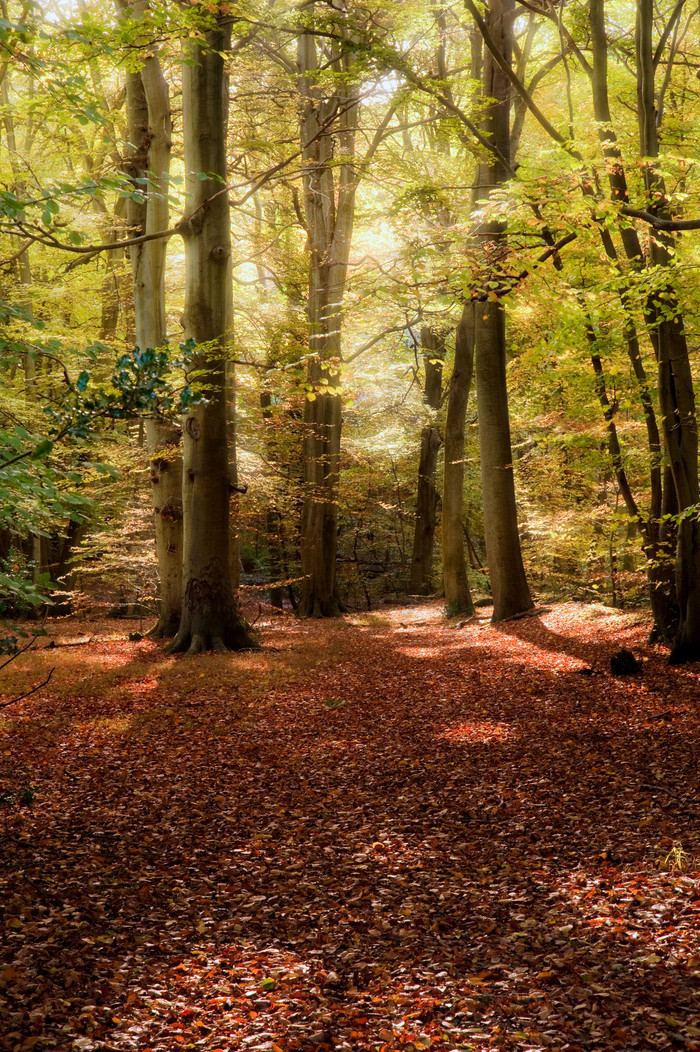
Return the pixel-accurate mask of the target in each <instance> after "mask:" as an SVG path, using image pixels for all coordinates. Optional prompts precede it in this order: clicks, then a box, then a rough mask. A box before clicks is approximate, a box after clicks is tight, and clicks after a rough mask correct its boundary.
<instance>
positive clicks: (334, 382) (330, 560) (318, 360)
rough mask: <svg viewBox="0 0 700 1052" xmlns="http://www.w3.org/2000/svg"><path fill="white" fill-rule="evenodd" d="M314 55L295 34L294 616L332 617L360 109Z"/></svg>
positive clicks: (307, 40)
mask: <svg viewBox="0 0 700 1052" xmlns="http://www.w3.org/2000/svg"><path fill="white" fill-rule="evenodd" d="M317 48H318V44H317V38H316V37H315V36H314V35H313V34H311V33H302V34H301V35H300V37H299V41H298V47H297V68H298V78H297V85H298V91H299V99H300V110H301V115H300V131H301V143H302V159H303V186H304V213H305V223H306V232H307V237H308V242H307V245H308V253H309V295H308V304H307V314H308V323H309V333H310V349H309V365H308V375H307V385H308V395H307V399H306V402H305V405H304V416H303V433H304V443H303V458H304V501H303V507H302V516H301V572H302V577H303V580H302V585H301V595H300V599H299V613H300V614H301V615H302V616H305V617H333V616H334V615H336V614H338V613H339V612H340V609H341V602H340V597H339V594H338V586H337V579H336V552H337V533H338V481H339V463H340V433H341V426H342V400H341V394H340V390H339V381H340V363H341V342H340V341H341V325H342V314H343V295H344V292H345V281H346V276H347V267H348V258H349V253H350V242H351V238H352V227H353V219H354V211H355V191H356V188H357V179H358V176H357V173H356V171H355V168H354V164H353V159H354V153H355V131H356V125H357V119H358V110H359V102H358V95H357V91H356V88H355V86H354V84H353V83H352V79H351V74H352V68H351V59H350V57H349V55H348V52H347V50H346V49H345V47H344V45H342V44H341V51H340V54H339V55H338V57H337V58H336V59H335V61H334V62H333V63H332V68H333V70H334V72H335V74H336V78H337V79H336V81H335V83H334V87H333V91H332V93H331V95H330V96H329V95H328V93H327V89H325V88H324V87H323V86H322V84H321V83H320V77H319V64H320V61H321V60H320V58H319V55H318V51H317ZM324 61H325V60H324ZM336 184H337V185H336Z"/></svg>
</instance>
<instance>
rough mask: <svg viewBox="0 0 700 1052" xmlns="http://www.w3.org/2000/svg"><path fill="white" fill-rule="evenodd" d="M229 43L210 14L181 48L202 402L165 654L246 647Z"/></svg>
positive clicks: (188, 465)
mask: <svg viewBox="0 0 700 1052" xmlns="http://www.w3.org/2000/svg"><path fill="white" fill-rule="evenodd" d="M229 42H230V22H229V19H228V18H227V16H226V15H225V14H223V13H222V12H217V13H216V14H213V15H212V16H211V18H210V19H207V22H206V23H205V28H203V29H201V31H199V32H197V33H196V35H194V36H193V37H190V38H188V39H187V40H186V42H185V44H184V46H183V75H182V76H183V80H182V101H183V134H184V141H185V170H186V192H187V210H186V213H185V216H184V218H183V221H182V224H181V231H182V236H183V239H184V242H185V268H186V269H185V312H184V320H183V324H184V327H185V335H186V337H187V338H188V339H190V340H193V341H194V344H195V352H194V356H193V359H192V372H193V373H194V374H195V375H196V377H197V379H198V382H199V384H200V385H201V387H202V388H203V391H204V394H205V399H204V401H203V402H202V403H201V404H199V405H197V406H195V407H193V408H192V409H191V410H190V412H189V413H188V414H187V416H186V419H185V422H184V427H183V435H184V451H183V468H184V474H183V522H184V535H183V597H182V616H181V621H180V627H179V630H178V633H177V635H176V637H175V639H174V640H173V642H172V644H171V645H170V648H169V649H170V650H171V651H172V652H176V651H183V650H184V651H187V653H189V654H196V653H199V652H200V651H202V650H209V649H211V650H215V651H226V650H229V649H232V650H240V649H241V648H243V647H248V646H250V645H251V637H250V634H249V631H248V627H247V625H246V623H245V621H244V620H243V618H242V616H241V614H240V612H239V609H238V605H237V601H236V596H235V595H234V592H233V587H232V584H231V575H230V567H229V544H230V531H229V502H230V479H229V463H228V455H227V406H226V330H227V323H228V320H229V317H228V309H227V305H228V296H229V293H228V282H229V273H230V271H229V258H230V255H231V231H230V219H229V203H228V190H227V188H226V150H225V143H226V112H227V94H226V91H225V87H226V79H225V75H224V74H225V70H224V58H223V54H224V53H225V52H226V50H227V48H228V46H229ZM203 129H206V130H207V134H206V135H203V134H202V130H203Z"/></svg>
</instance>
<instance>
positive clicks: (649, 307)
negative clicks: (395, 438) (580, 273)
mask: <svg viewBox="0 0 700 1052" xmlns="http://www.w3.org/2000/svg"><path fill="white" fill-rule="evenodd" d="M589 12H590V24H591V43H592V48H593V77H592V86H593V101H594V110H595V117H596V120H597V121H598V122H599V125H600V137H601V142H602V143H603V152H604V153H605V155H606V157H607V158H608V160H609V161H610V162H611V163H610V164H609V165H608V179H609V183H610V190H611V196H612V198H613V200H615V201H619V202H621V203H626V202H627V200H628V196H629V195H628V188H627V181H626V174H625V168H624V164H623V162H622V158H621V154H620V150H619V147H618V146H617V143H616V139H615V134H614V131H613V129H612V127H611V114H610V105H609V98H608V76H607V37H606V24H605V7H604V0H590V7H589ZM653 23H654V6H653V2H652V0H638V4H637V25H636V41H635V42H636V58H637V70H636V72H637V111H638V116H639V145H640V153H641V156H642V157H643V158H645V161H644V164H643V173H644V183H645V190H646V196H647V199H646V202H645V205H646V208H647V209H648V211H650V212H652V213H653V214H655V215H658V216H660V217H662V218H668V217H669V215H670V208H669V202H668V196H667V193H666V187H665V183H664V179H663V175H662V174H661V172H660V171H659V170H658V168H657V167H656V165H655V164H654V163H653V162H654V160H655V159H656V158H658V155H659V140H658V127H657V112H656V99H655V72H656V61H655V58H654V47H653V42H652V31H653ZM620 236H621V238H622V242H623V245H624V247H625V252H626V254H627V256H628V258H629V259H631V260H633V261H634V262H635V264H636V265H638V266H639V265H641V263H642V261H643V258H644V254H643V252H642V247H641V244H640V242H639V236H638V234H637V231H636V229H635V228H634V227H633V226H632V225H631V224H628V223H625V224H624V225H623V226H622V227H621V230H620ZM650 242H651V263H652V266H653V267H654V269H655V270H656V271H657V274H658V276H659V281H658V283H657V287H656V288H655V289H654V290H653V291H652V292H651V293H650V295H649V297H648V299H647V302H646V305H645V317H646V323H647V326H648V329H649V337H650V339H651V342H652V345H653V347H654V351H655V354H656V360H657V365H658V378H659V402H660V409H661V418H662V422H663V424H662V426H663V435H664V447H665V450H666V454H667V457H668V463H669V466H670V470H671V474H672V476H673V483H674V487H675V491H676V498H677V502H678V511H679V525H678V543H677V550H676V593H677V599H678V607H679V625H678V631H677V633H676V635H675V638H674V640H673V644H672V647H671V654H670V657H669V662H670V663H671V664H681V663H684V662H687V661H698V660H700V524H699V523H698V518H697V510H696V506H697V504H698V499H699V496H700V482H699V479H698V429H697V416H696V407H695V393H694V389H693V378H692V373H691V369H690V357H689V353H688V345H687V339H686V335H685V328H684V324H683V316H682V313H681V309H680V305H679V303H678V297H677V294H676V290H675V289H674V288H673V286H672V285H671V284H670V280H666V278H665V276H664V270H667V269H668V268H669V264H670V262H671V258H672V252H673V238H672V236H671V235H669V234H665V233H659V232H654V235H653V237H651V238H650Z"/></svg>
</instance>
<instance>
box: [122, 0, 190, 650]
mask: <svg viewBox="0 0 700 1052" xmlns="http://www.w3.org/2000/svg"><path fill="white" fill-rule="evenodd" d="M147 7H148V5H147V3H146V2H145V0H135V2H134V3H132V5H131V9H132V11H133V14H134V16H135V17H137V18H143V17H144V16H145V14H146V12H147ZM126 89H127V133H128V139H129V143H130V144H131V147H130V149H129V151H128V153H127V156H126V161H125V169H126V171H127V173H128V175H129V176H130V177H131V178H132V179H133V180H135V181H136V180H138V182H135V185H136V186H137V187H138V188H139V189H141V190H144V188H145V197H144V199H143V201H142V202H138V201H134V200H131V199H130V200H129V201H128V204H127V222H128V224H129V228H130V233H131V234H132V235H133V234H137V233H139V234H140V233H144V234H151V233H155V232H157V231H159V230H165V229H167V226H168V212H169V209H168V193H169V188H170V183H169V174H170V149H171V131H172V123H171V117H170V99H169V91H168V84H167V82H166V80H165V77H164V76H163V71H162V69H161V66H160V61H159V59H158V56H157V54H155V53H151V54H149V55H148V57H147V58H146V59H145V60H144V62H143V65H142V67H141V70H140V71H138V72H130V73H127V82H126ZM166 253H167V239H165V238H156V239H154V240H153V241H147V242H145V243H144V244H141V245H133V246H132V247H131V248H130V249H129V256H130V260H131V273H132V278H133V290H134V314H135V323H136V343H137V346H138V347H139V348H140V349H141V350H142V351H145V350H147V349H153V350H156V349H159V348H162V347H163V346H164V345H165V343H166V337H167V329H166V314H165V263H166ZM146 439H147V447H148V453H149V463H150V478H151V490H152V499H153V515H154V520H155V541H156V556H157V559H158V577H159V582H160V612H159V617H158V621H157V622H156V624H155V625H154V626H153V628H152V629H151V631H150V632H149V633H148V634H149V635H150V636H151V637H153V638H156V639H159V638H164V637H171V636H173V635H175V633H176V632H177V629H178V625H179V623H180V612H181V602H182V453H181V450H180V440H181V432H180V429H179V427H176V426H174V425H173V423H172V422H171V421H168V420H165V419H160V418H158V417H155V418H153V419H152V420H149V421H148V424H147V428H146Z"/></svg>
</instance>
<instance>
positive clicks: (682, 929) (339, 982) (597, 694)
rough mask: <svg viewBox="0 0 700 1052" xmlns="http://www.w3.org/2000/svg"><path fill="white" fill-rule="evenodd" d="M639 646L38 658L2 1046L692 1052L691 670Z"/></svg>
mask: <svg viewBox="0 0 700 1052" xmlns="http://www.w3.org/2000/svg"><path fill="white" fill-rule="evenodd" d="M648 627H649V626H648V624H647V623H646V622H645V621H644V619H643V618H640V617H639V616H638V615H635V616H631V615H629V614H625V613H620V612H617V611H612V610H609V609H607V608H604V607H586V606H583V605H577V604H562V605H556V606H553V607H552V608H551V609H549V610H546V611H541V612H539V613H538V615H537V616H535V617H531V618H527V619H522V620H520V621H515V622H511V623H507V624H503V625H500V626H492V625H490V624H489V623H488V622H487V621H486V620H484V619H483V618H482V619H481V620H474V621H471V622H468V623H467V624H466V625H463V626H462V627H460V628H459V629H455V628H453V627H451V626H450V624H449V623H448V622H446V621H445V620H444V619H443V618H442V617H441V616H440V610H439V608H438V606H437V605H435V604H425V605H424V606H421V607H416V608H414V609H411V610H406V609H402V610H398V611H386V612H385V613H384V612H383V613H382V614H381V616H377V615H370V616H367V617H362V616H359V615H357V616H355V617H350V616H349V617H346V618H345V619H339V620H336V621H332V622H327V623H326V622H322V623H319V622H298V621H295V620H293V619H292V618H279V617H275V618H274V619H270V620H268V621H266V622H264V623H263V624H262V626H261V628H262V632H261V637H262V642H263V644H264V645H265V646H267V647H268V650H263V651H261V652H259V653H246V654H239V655H230V656H223V657H222V656H203V657H198V658H192V659H182V658H173V657H166V656H164V654H163V651H162V648H160V647H159V646H158V645H156V644H154V643H152V642H150V641H148V640H145V639H144V640H141V641H135V642H127V641H126V640H125V639H124V638H123V636H124V630H123V628H121V629H119V630H118V629H117V628H116V627H115V625H114V623H103V624H101V625H96V626H94V632H93V633H92V637H93V638H92V641H91V642H90V644H89V645H88V646H82V647H80V648H76V649H71V648H68V647H64V648H58V647H56V648H52V649H51V650H50V652H49V653H48V654H43V653H42V651H34V652H32V653H31V654H27V655H25V656H23V657H22V658H21V659H18V661H17V662H16V663H15V664H14V665H13V666H11V669H10V670H8V671H11V672H12V677H11V681H8V682H7V683H4V684H3V690H5V691H6V692H7V696H8V697H12V696H14V694H17V693H20V692H21V688H22V687H23V685H24V682H25V681H30V680H32V677H34V681H38V677H40V676H42V674H45V670H46V668H48V667H50V666H53V665H55V666H56V673H55V675H54V677H53V680H52V682H51V685H50V687H49V686H47V687H46V688H45V689H43V690H41V691H39V692H37V693H36V694H35V695H33V696H32V697H31V698H27V699H26V700H25V701H23V702H20V703H19V704H18V705H16V706H13V707H12V708H11V709H6V710H5V711H4V712H3V718H2V720H0V803H1V804H2V807H1V808H0V845H1V846H0V891H1V895H0V906H1V909H2V921H3V927H2V936H1V941H0V951H1V952H0V1049H2V1050H8V1052H24V1050H29V1049H37V1050H39V1052H41V1050H44V1049H45V1050H50V1049H55V1050H58V1052H63V1050H73V1049H75V1050H85V1052H91V1050H95V1052H101V1050H102V1052H112V1050H115V1049H116V1050H119V1052H122V1050H124V1052H126V1050H138V1052H148V1050H150V1052H166V1050H167V1052H170V1050H173V1049H180V1048H182V1049H208V1050H215V1049H220V1050H221V1052H228V1050H238V1049H241V1050H246V1049H247V1050H251V1052H256V1050H268V1052H296V1050H299V1052H304V1050H308V1052H312V1050H319V1052H326V1050H330V1049H336V1050H342V1052H350V1050H355V1049H358V1050H365V1049H373V1050H383V1052H393V1050H396V1052H398V1050H405V1052H412V1050H418V1049H431V1048H432V1049H440V1050H443V1049H444V1050H460V1052H466V1050H472V1052H487V1050H498V1052H501V1050H504V1052H505V1050H519V1052H535V1050H540V1049H554V1050H557V1052H559V1050H563V1052H580V1050H584V1052H587V1050H594V1049H595V1050H610V1049H621V1050H627V1049H688V1050H691V1052H692V1050H700V996H699V990H698V975H699V972H700V925H699V924H698V920H699V919H700V885H699V884H698V862H699V859H700V842H699V841H700V829H699V827H698V808H699V807H700V803H699V800H700V787H699V786H698V781H699V774H698V772H699V765H698V759H699V757H698V752H699V748H700V745H699V737H698V726H699V713H698V706H699V703H700V689H699V677H700V670H698V669H695V668H694V667H693V666H689V667H686V668H668V667H666V666H665V664H664V661H665V655H664V653H663V651H661V650H658V649H656V648H652V647H648V646H646V645H645V639H646V636H647V634H648ZM71 633H72V634H73V635H71ZM120 633H121V634H120ZM50 634H51V635H52V637H54V640H55V642H56V643H57V644H58V643H61V642H64V643H65V642H66V641H70V639H71V638H73V636H75V635H76V634H77V635H80V634H81V633H80V632H76V625H75V623H71V622H70V621H66V622H59V623H58V624H57V626H56V627H53V628H51V629H50ZM620 646H625V647H628V648H630V649H631V650H632V651H633V652H634V653H635V654H636V656H637V657H641V658H643V662H644V664H643V673H642V675H641V676H637V677H634V678H632V677H630V678H622V677H621V678H617V677H613V676H612V675H611V674H610V671H609V657H610V654H611V653H613V652H614V651H615V650H617V649H619V647H620ZM49 661H50V664H49ZM582 670H589V671H590V672H591V673H596V674H595V675H582V674H581V673H582ZM15 688H19V689H18V690H16V689H15Z"/></svg>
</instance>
